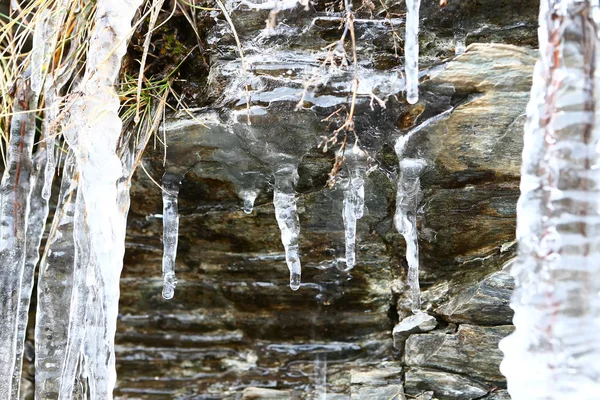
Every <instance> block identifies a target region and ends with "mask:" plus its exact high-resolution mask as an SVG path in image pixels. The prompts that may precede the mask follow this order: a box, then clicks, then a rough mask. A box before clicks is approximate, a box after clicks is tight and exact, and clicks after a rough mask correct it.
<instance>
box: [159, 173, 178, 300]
mask: <svg viewBox="0 0 600 400" xmlns="http://www.w3.org/2000/svg"><path fill="white" fill-rule="evenodd" d="M182 178H183V177H182V176H181V175H178V174H173V173H169V172H165V173H164V175H163V177H162V186H163V191H162V199H163V260H162V274H163V292H162V295H163V297H164V298H165V299H172V298H173V295H174V294H175V286H176V285H177V279H176V278H175V257H176V256H177V237H178V236H179V213H178V211H177V195H178V194H179V186H180V185H181V180H182Z"/></svg>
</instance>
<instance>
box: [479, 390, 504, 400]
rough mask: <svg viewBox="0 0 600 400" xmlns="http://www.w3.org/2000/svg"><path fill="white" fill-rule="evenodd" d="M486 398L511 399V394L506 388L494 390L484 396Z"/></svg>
mask: <svg viewBox="0 0 600 400" xmlns="http://www.w3.org/2000/svg"><path fill="white" fill-rule="evenodd" d="M484 399H485V400H510V394H508V391H506V390H502V389H501V390H494V391H493V392H492V393H490V394H489V395H487V396H486V397H484Z"/></svg>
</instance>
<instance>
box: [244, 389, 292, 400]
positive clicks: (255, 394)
mask: <svg viewBox="0 0 600 400" xmlns="http://www.w3.org/2000/svg"><path fill="white" fill-rule="evenodd" d="M290 397H291V393H290V392H289V391H287V390H275V389H265V388H258V387H247V388H246V389H244V391H243V392H242V400H287V399H289V398H290Z"/></svg>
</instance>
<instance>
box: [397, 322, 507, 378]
mask: <svg viewBox="0 0 600 400" xmlns="http://www.w3.org/2000/svg"><path fill="white" fill-rule="evenodd" d="M513 329H514V328H513V327H512V326H494V327H481V326H475V325H461V326H459V328H458V331H457V332H456V333H454V334H446V333H438V332H432V333H428V334H417V335H412V336H410V337H409V338H408V340H407V341H406V364H407V365H409V366H415V367H427V368H433V369H438V370H442V371H450V372H454V373H458V374H464V375H468V376H470V377H473V378H478V379H481V380H483V381H485V382H487V383H488V384H489V385H490V386H491V385H492V384H493V383H499V384H504V382H505V378H504V376H503V375H502V374H501V373H500V370H499V369H498V366H499V365H500V361H502V352H501V351H500V350H499V349H498V342H499V341H500V340H501V339H502V338H504V337H506V336H507V335H509V334H510V333H511V332H512V331H513Z"/></svg>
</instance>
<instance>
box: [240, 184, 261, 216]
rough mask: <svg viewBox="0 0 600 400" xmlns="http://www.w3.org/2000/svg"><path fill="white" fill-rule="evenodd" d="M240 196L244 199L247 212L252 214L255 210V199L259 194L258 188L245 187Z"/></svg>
mask: <svg viewBox="0 0 600 400" xmlns="http://www.w3.org/2000/svg"><path fill="white" fill-rule="evenodd" d="M240 196H241V197H242V200H243V201H244V208H243V209H244V212H245V213H246V214H252V211H253V210H254V201H255V200H256V197H257V196H258V190H256V189H244V190H241V191H240Z"/></svg>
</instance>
